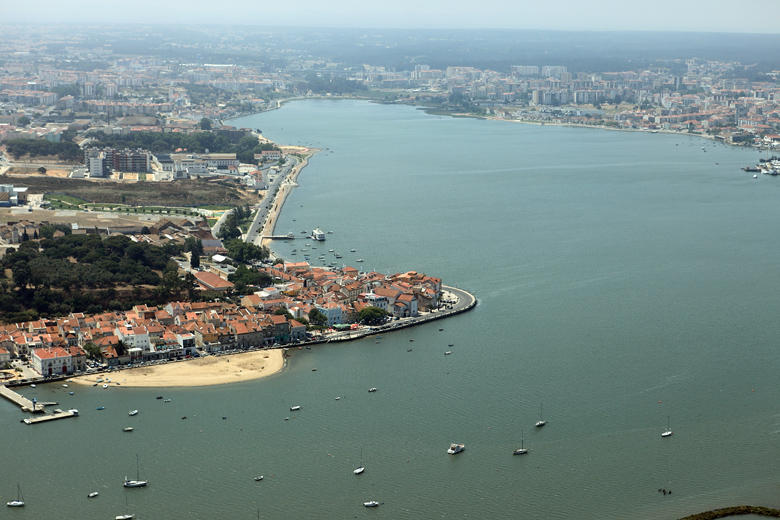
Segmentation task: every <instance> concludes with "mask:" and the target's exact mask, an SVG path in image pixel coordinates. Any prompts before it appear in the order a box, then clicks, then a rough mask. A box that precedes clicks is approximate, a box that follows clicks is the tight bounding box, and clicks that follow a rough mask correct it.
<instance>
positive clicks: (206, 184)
mask: <svg viewBox="0 0 780 520" xmlns="http://www.w3.org/2000/svg"><path fill="white" fill-rule="evenodd" d="M0 184H16V185H21V186H28V187H29V193H48V194H56V198H57V199H58V204H63V207H67V206H66V205H67V204H73V203H76V204H79V203H93V204H95V203H96V204H124V205H128V206H149V207H151V206H155V207H161V208H172V207H176V208H182V207H196V206H219V207H220V208H232V207H235V206H239V205H241V206H243V205H252V204H255V203H256V202H257V201H258V198H257V196H256V195H254V194H252V193H247V192H245V191H242V190H240V189H238V188H237V187H235V186H232V185H230V183H229V182H227V181H220V182H214V181H209V180H186V181H176V182H134V183H121V182H111V181H87V180H80V179H60V178H51V177H38V176H31V177H25V178H23V179H20V178H19V177H8V176H0ZM77 201H78V202H77ZM67 209H72V208H67Z"/></svg>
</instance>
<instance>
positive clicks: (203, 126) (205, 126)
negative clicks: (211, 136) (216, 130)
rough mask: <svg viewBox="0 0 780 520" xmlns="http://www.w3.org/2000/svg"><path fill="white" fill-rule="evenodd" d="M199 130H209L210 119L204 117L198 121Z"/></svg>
mask: <svg viewBox="0 0 780 520" xmlns="http://www.w3.org/2000/svg"><path fill="white" fill-rule="evenodd" d="M200 129H201V130H211V119H209V118H207V117H204V118H203V119H201V120H200Z"/></svg>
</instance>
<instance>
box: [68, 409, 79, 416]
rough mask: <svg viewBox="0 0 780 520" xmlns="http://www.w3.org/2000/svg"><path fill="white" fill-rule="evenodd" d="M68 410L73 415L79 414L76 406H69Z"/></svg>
mask: <svg viewBox="0 0 780 520" xmlns="http://www.w3.org/2000/svg"><path fill="white" fill-rule="evenodd" d="M68 412H70V413H71V414H73V417H78V416H79V411H78V409H76V408H71V409H70V410H68Z"/></svg>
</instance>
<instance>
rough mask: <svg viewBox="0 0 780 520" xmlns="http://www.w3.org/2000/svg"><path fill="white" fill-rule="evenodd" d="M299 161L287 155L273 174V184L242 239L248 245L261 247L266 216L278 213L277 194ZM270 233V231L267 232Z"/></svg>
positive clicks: (270, 185) (269, 186)
mask: <svg viewBox="0 0 780 520" xmlns="http://www.w3.org/2000/svg"><path fill="white" fill-rule="evenodd" d="M298 162H299V159H298V158H297V157H294V156H292V155H288V156H287V157H286V160H285V162H284V164H283V165H282V167H281V169H280V170H279V171H278V172H277V173H276V174H274V179H273V182H272V183H270V184H269V185H268V189H267V190H266V192H265V196H264V197H263V200H261V201H260V206H259V208H258V210H257V213H255V218H254V219H253V220H252V224H251V225H250V226H249V230H248V231H247V233H246V236H245V237H244V242H248V243H250V244H257V245H261V244H260V243H259V242H260V236H262V233H263V228H264V227H265V224H266V222H267V220H268V216H269V215H270V213H271V211H272V210H274V211H277V212H278V211H279V210H280V208H275V206H276V204H277V203H278V201H277V194H278V193H279V190H280V189H281V188H282V185H284V184H285V183H287V182H288V180H287V178H288V177H289V175H290V172H292V171H293V170H294V169H295V168H296V167H297V166H298ZM268 232H270V230H268Z"/></svg>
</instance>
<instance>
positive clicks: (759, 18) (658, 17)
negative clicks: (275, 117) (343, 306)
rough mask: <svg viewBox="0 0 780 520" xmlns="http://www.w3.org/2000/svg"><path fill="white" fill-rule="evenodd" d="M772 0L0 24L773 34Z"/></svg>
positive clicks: (277, 10)
mask: <svg viewBox="0 0 780 520" xmlns="http://www.w3.org/2000/svg"><path fill="white" fill-rule="evenodd" d="M778 20H780V0H650V1H644V2H640V1H638V0H480V1H464V0H386V1H382V2H377V1H374V0H208V1H207V0H129V1H128V0H71V1H70V2H65V1H63V0H56V1H55V0H35V1H27V2H19V1H14V0H0V24H2V23H9V22H32V23H34V22H46V23H52V22H68V23H73V22H76V23H89V22H101V23H110V22H117V23H128V22H133V23H184V24H189V23H197V24H233V23H238V24H249V25H270V26H273V25H282V26H328V27H398V28H518V29H562V30H672V31H708V32H709V31H714V32H760V33H778V32H780V24H779V23H778Z"/></svg>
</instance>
